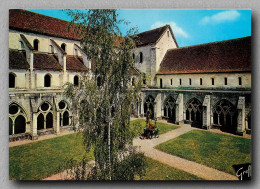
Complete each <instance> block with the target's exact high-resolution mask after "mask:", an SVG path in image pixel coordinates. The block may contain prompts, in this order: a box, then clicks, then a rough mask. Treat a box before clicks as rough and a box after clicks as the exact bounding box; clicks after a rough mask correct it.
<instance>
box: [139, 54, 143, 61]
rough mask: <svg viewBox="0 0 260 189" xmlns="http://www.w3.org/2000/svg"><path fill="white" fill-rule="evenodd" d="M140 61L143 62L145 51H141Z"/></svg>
mask: <svg viewBox="0 0 260 189" xmlns="http://www.w3.org/2000/svg"><path fill="white" fill-rule="evenodd" d="M140 63H143V53H142V52H140Z"/></svg>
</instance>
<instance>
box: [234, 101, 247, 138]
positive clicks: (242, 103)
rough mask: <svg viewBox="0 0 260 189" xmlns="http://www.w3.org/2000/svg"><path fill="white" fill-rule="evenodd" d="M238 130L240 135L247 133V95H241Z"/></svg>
mask: <svg viewBox="0 0 260 189" xmlns="http://www.w3.org/2000/svg"><path fill="white" fill-rule="evenodd" d="M237 113H238V115H237V131H236V133H237V134H239V135H244V133H245V97H241V96H240V97H239V99H238V104H237Z"/></svg>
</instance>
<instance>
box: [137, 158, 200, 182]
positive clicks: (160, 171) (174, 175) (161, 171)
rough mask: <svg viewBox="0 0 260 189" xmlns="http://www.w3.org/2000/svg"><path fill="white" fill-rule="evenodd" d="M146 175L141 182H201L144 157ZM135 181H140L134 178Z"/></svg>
mask: <svg viewBox="0 0 260 189" xmlns="http://www.w3.org/2000/svg"><path fill="white" fill-rule="evenodd" d="M146 160H147V168H146V174H145V176H143V178H142V180H203V179H202V178H199V177H197V176H195V175H192V174H190V173H187V172H184V171H181V170H179V169H175V168H173V167H170V166H168V165H165V164H163V163H160V162H158V161H156V160H153V159H151V158H148V157H146ZM135 180H140V178H139V177H136V178H135Z"/></svg>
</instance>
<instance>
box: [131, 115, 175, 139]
mask: <svg viewBox="0 0 260 189" xmlns="http://www.w3.org/2000/svg"><path fill="white" fill-rule="evenodd" d="M152 124H154V121H152ZM145 125H146V121H145V119H136V120H133V121H131V123H130V126H131V127H134V129H135V131H136V133H135V134H136V135H135V136H140V135H141V134H142V133H143V132H144V127H145ZM156 125H157V127H158V128H159V129H160V130H159V135H160V134H163V133H166V132H168V131H171V130H173V129H177V128H178V127H179V126H177V125H173V124H167V123H161V122H157V123H156Z"/></svg>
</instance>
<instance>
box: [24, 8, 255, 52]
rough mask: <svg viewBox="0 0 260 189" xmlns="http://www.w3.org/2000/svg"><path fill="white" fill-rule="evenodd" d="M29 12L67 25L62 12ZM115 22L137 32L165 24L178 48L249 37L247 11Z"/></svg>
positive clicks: (171, 12) (129, 12) (139, 12)
mask: <svg viewBox="0 0 260 189" xmlns="http://www.w3.org/2000/svg"><path fill="white" fill-rule="evenodd" d="M28 10H30V11H32V12H37V13H40V14H44V15H48V16H52V17H56V18H59V19H63V20H67V21H70V20H71V18H70V17H69V16H68V15H67V14H66V12H65V11H63V10H62V9H28ZM118 15H119V18H121V19H124V20H126V21H129V22H130V24H129V25H128V26H121V27H120V29H121V30H122V32H123V34H125V33H126V31H127V30H128V29H129V28H130V27H137V28H138V32H139V33H140V32H144V31H148V30H151V29H154V28H157V27H161V26H164V25H166V24H169V25H170V26H171V28H172V30H173V33H174V35H175V38H176V40H177V43H178V45H179V47H184V46H191V45H197V44H202V43H209V42H215V41H222V40H228V39H235V38H240V37H245V36H251V10H250V9H119V10H118Z"/></svg>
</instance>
